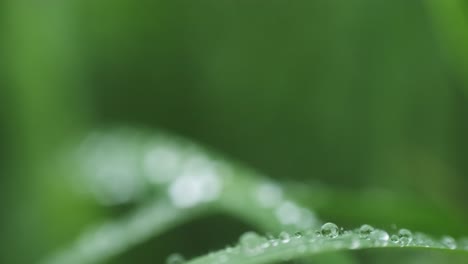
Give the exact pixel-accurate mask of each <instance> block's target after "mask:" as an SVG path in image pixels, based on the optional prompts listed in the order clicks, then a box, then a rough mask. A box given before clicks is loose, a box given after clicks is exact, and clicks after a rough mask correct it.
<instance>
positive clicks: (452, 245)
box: [441, 236, 457, 249]
mask: <svg viewBox="0 0 468 264" xmlns="http://www.w3.org/2000/svg"><path fill="white" fill-rule="evenodd" d="M441 242H442V244H444V246H446V247H447V248H449V249H456V248H457V242H456V241H455V239H454V238H453V237H450V236H444V237H442V240H441Z"/></svg>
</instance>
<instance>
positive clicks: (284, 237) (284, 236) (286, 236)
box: [279, 231, 291, 243]
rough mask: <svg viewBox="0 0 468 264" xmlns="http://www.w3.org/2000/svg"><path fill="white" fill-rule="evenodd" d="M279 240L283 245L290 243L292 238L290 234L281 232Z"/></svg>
mask: <svg viewBox="0 0 468 264" xmlns="http://www.w3.org/2000/svg"><path fill="white" fill-rule="evenodd" d="M279 239H280V240H281V242H283V243H288V242H289V241H290V240H291V236H290V235H289V233H288V232H284V231H283V232H281V233H280V234H279Z"/></svg>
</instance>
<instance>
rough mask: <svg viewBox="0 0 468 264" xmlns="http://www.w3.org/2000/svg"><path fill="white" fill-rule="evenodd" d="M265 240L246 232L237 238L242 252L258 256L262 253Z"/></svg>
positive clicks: (255, 234)
mask: <svg viewBox="0 0 468 264" xmlns="http://www.w3.org/2000/svg"><path fill="white" fill-rule="evenodd" d="M266 242H267V240H266V239H265V238H263V237H261V236H259V235H258V234H257V233H255V232H246V233H244V234H243V235H241V236H240V238H239V243H240V245H241V247H242V250H243V251H244V252H245V253H247V254H258V253H261V251H263V245H264V244H265V243H266Z"/></svg>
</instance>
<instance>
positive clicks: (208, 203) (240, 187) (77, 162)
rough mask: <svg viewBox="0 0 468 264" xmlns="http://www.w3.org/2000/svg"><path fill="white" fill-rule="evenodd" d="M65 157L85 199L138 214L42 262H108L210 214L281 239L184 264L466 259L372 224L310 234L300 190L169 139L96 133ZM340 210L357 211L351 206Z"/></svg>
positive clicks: (467, 245) (253, 240)
mask: <svg viewBox="0 0 468 264" xmlns="http://www.w3.org/2000/svg"><path fill="white" fill-rule="evenodd" d="M66 157H68V158H69V159H68V160H67V161H66V164H67V166H68V167H70V166H72V167H75V168H77V172H78V173H76V175H74V176H73V177H72V179H71V180H73V181H74V185H75V186H81V187H80V188H82V192H83V193H88V194H89V195H94V197H95V198H96V199H97V201H99V202H101V203H103V204H107V205H112V204H113V205H115V204H125V203H132V202H137V203H139V204H142V205H141V206H139V207H138V208H136V209H134V210H133V211H132V212H130V213H129V215H128V216H125V217H123V218H122V219H120V220H110V221H108V222H105V223H103V224H100V225H99V226H97V227H96V228H92V229H90V230H88V231H86V232H84V233H83V234H82V235H81V236H80V238H79V239H78V240H77V241H76V242H75V243H74V244H73V245H71V246H69V248H65V249H63V250H62V251H60V252H58V253H57V254H55V255H54V256H52V257H50V258H49V259H48V260H45V261H44V262H43V263H46V264H49V263H50V264H55V263H56V264H59V263H70V264H73V263H77V264H78V263H89V264H92V263H102V262H104V261H107V260H109V259H111V258H113V257H115V256H116V255H119V254H122V253H123V252H125V251H127V250H129V249H130V248H131V247H134V246H136V245H138V244H141V243H143V242H145V241H147V240H148V239H150V238H151V237H153V236H158V235H161V234H162V233H164V232H167V230H169V229H171V228H177V227H178V226H180V225H182V224H184V223H187V222H189V221H192V220H193V219H194V218H197V217H200V216H202V215H205V214H210V213H212V212H213V211H222V212H225V213H227V214H229V215H232V216H233V217H236V218H238V219H242V220H244V221H246V222H250V223H251V224H252V225H253V226H257V228H258V229H260V230H265V231H270V232H271V231H275V232H278V231H280V230H282V232H281V233H280V234H279V236H278V237H275V236H271V235H270V236H268V237H262V236H259V235H257V234H256V233H253V232H247V233H245V234H243V235H242V236H241V237H240V239H239V241H240V243H239V245H235V246H228V247H227V248H226V249H224V250H221V251H218V252H215V253H210V254H208V255H206V256H203V257H198V258H196V259H194V260H192V261H190V262H188V264H208V263H213V264H214V263H227V264H230V263H233V264H237V263H239V264H240V263H252V264H257V263H258V264H261V263H274V262H278V261H285V260H291V259H301V258H305V257H310V256H314V255H317V254H322V253H327V252H330V251H340V250H358V249H366V248H401V247H404V248H427V249H428V250H429V249H443V250H451V251H453V250H456V251H466V252H468V239H461V240H459V241H457V240H455V239H453V238H452V237H449V236H444V237H443V238H442V239H440V240H436V239H433V238H431V237H429V236H427V235H425V234H422V233H415V234H414V235H413V234H412V233H411V231H409V230H406V229H400V230H399V231H398V232H396V233H395V234H389V233H387V232H386V231H384V230H380V229H374V228H373V227H371V226H369V225H363V226H361V228H359V229H356V230H344V229H340V228H339V227H338V226H336V225H335V224H333V223H325V224H323V225H322V226H321V228H320V229H313V227H317V226H318V224H319V220H318V219H317V218H316V217H315V213H313V211H311V209H306V208H303V207H301V206H299V205H298V204H297V203H296V202H294V201H293V200H291V197H289V196H290V195H287V193H296V196H298V197H301V196H304V194H302V195H301V194H300V187H294V186H293V185H289V187H288V188H285V187H283V186H282V185H281V184H279V183H274V182H272V181H271V180H267V179H266V178H265V177H263V176H261V175H259V174H258V173H255V172H254V171H252V170H248V169H246V168H244V167H243V166H241V165H238V164H235V163H232V162H229V161H227V160H226V159H224V158H221V157H220V156H219V155H216V154H213V153H211V152H207V151H206V150H204V149H202V148H200V147H199V146H197V145H195V144H193V143H190V142H187V141H186V140H182V139H180V138H174V137H171V136H169V135H167V134H159V135H156V136H152V135H149V134H147V133H143V132H136V131H132V130H129V129H120V130H115V131H114V132H110V133H109V132H95V133H93V134H92V135H90V136H89V137H88V138H87V139H85V140H84V141H83V143H81V144H80V147H79V148H78V150H77V151H74V152H73V153H72V154H71V155H66ZM89 175H92V177H90V176H89ZM286 186H288V185H286ZM323 188H324V187H323V186H317V187H315V188H314V189H310V190H313V192H312V195H311V197H314V196H315V197H318V196H317V195H321V194H320V191H321V189H323ZM294 189H295V190H294ZM298 192H299V193H298ZM322 192H323V190H322ZM322 195H323V194H322ZM344 203H345V204H346V206H353V205H352V204H351V203H350V202H349V201H346V202H344ZM246 205H248V206H246ZM369 213H371V214H379V213H380V212H379V211H370V212H369ZM426 214H427V215H428V216H429V215H431V213H429V212H426ZM418 215H421V213H420V212H418ZM434 215H435V214H434V212H432V216H434ZM377 217H379V215H377ZM200 239H203V238H200ZM344 259H345V260H346V259H347V258H346V257H345V258H344ZM177 261H181V257H174V255H172V257H169V260H168V263H171V264H176V263H179V262H177Z"/></svg>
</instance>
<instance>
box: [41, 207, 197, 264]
mask: <svg viewBox="0 0 468 264" xmlns="http://www.w3.org/2000/svg"><path fill="white" fill-rule="evenodd" d="M205 210H206V208H201V207H198V208H197V210H181V209H180V208H176V207H174V206H173V205H172V204H171V203H170V202H169V201H168V200H167V199H160V198H158V199H155V200H154V201H151V202H148V203H146V204H145V205H143V206H141V207H140V208H138V209H137V210H135V211H134V212H133V213H132V214H130V215H128V216H127V217H124V218H122V219H119V220H111V221H107V222H105V223H102V224H99V225H97V226H96V227H93V228H89V229H88V230H87V231H85V232H83V234H82V235H81V236H80V238H78V240H76V241H75V242H74V244H72V245H70V246H69V247H68V248H67V249H64V250H62V251H60V252H57V253H56V254H54V255H53V256H51V257H50V258H48V259H46V260H45V261H43V262H42V263H48V264H55V263H56V264H61V263H67V264H74V263H76V264H78V263H79V264H82V263H102V262H103V261H105V260H108V259H109V258H111V257H113V256H115V255H117V254H119V253H122V252H124V251H126V250H128V249H129V248H131V247H132V246H135V245H137V244H139V243H141V242H142V241H145V240H146V239H149V238H150V237H152V236H156V235H159V234H161V233H163V232H165V231H167V230H168V229H170V228H173V227H174V226H177V225H179V224H181V223H183V222H186V221H189V220H190V219H193V218H195V217H197V216H199V215H201V214H203V213H205V212H206V211H205Z"/></svg>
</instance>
